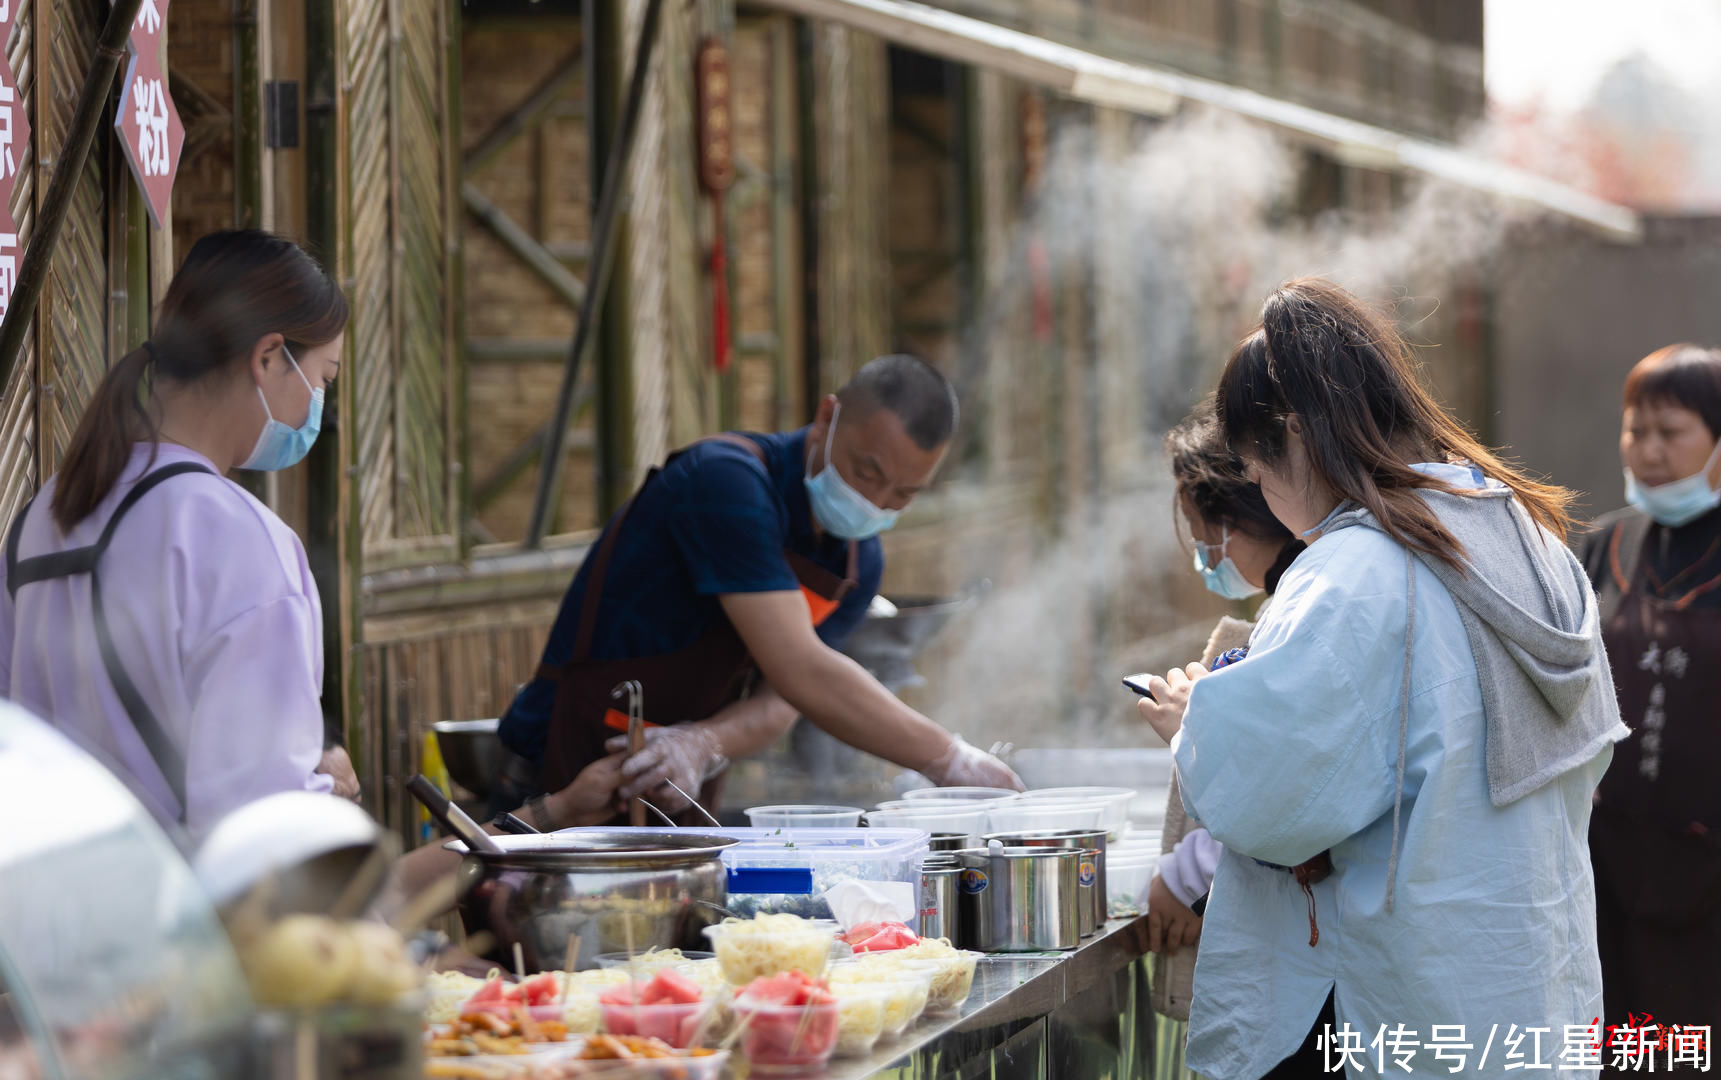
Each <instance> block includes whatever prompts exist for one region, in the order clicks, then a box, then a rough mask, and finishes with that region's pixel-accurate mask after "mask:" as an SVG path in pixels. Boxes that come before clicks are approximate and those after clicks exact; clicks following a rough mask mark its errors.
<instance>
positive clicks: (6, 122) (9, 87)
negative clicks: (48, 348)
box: [0, 0, 30, 319]
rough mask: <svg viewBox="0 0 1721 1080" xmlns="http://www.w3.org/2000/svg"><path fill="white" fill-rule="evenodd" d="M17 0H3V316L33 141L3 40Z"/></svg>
mask: <svg viewBox="0 0 1721 1080" xmlns="http://www.w3.org/2000/svg"><path fill="white" fill-rule="evenodd" d="M17 17H18V0H0V319H4V318H5V317H6V309H7V308H9V307H11V305H12V287H13V285H14V284H15V283H16V281H17V277H18V258H19V255H20V252H19V250H18V227H17V226H16V225H15V224H13V222H12V192H13V190H14V189H15V188H16V187H17V186H18V166H19V165H20V163H21V162H22V161H23V159H24V148H25V147H27V146H29V145H30V117H29V110H27V109H25V108H24V102H23V100H22V99H21V97H20V95H19V93H18V81H17V79H15V78H13V76H12V65H11V64H10V63H8V62H7V59H6V53H5V49H4V48H3V46H4V44H5V43H6V42H7V41H8V40H9V39H10V38H11V36H12V23H13V21H14V20H16V19H17Z"/></svg>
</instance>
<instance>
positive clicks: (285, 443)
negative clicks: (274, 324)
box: [239, 345, 323, 472]
mask: <svg viewBox="0 0 1721 1080" xmlns="http://www.w3.org/2000/svg"><path fill="white" fill-rule="evenodd" d="M281 352H282V353H283V354H285V355H286V357H287V363H289V364H292V365H293V370H294V371H295V372H297V373H298V376H299V381H300V382H302V383H304V384H305V389H306V390H309V391H311V409H310V411H309V412H308V413H306V414H305V422H304V423H303V424H300V425H299V426H298V427H296V428H295V427H288V426H287V425H286V424H283V423H281V421H279V420H277V419H275V416H274V414H273V413H271V412H270V411H269V399H268V398H266V397H264V396H263V388H262V387H261V386H259V387H258V388H257V398H258V400H260V401H262V402H263V415H264V416H265V417H267V418H268V419H266V420H264V421H263V431H262V432H261V433H260V434H259V435H258V436H257V445H256V446H254V447H252V448H251V456H250V457H248V458H246V459H245V460H244V461H243V462H242V463H241V464H240V466H239V467H240V468H241V469H253V470H255V471H257V472H274V471H275V470H277V469H286V468H290V467H292V466H294V465H297V464H298V463H299V462H301V461H303V460H304V458H305V455H306V454H308V453H310V452H311V444H312V443H314V442H316V441H317V432H319V431H321V430H322V428H323V388H322V387H320V386H318V387H315V388H313V387H312V386H311V381H310V380H309V379H307V378H305V373H304V371H302V370H300V368H299V362H298V361H297V360H294V359H293V354H292V353H290V352H288V351H287V347H286V346H285V345H283V346H281Z"/></svg>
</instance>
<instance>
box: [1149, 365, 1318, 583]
mask: <svg viewBox="0 0 1721 1080" xmlns="http://www.w3.org/2000/svg"><path fill="white" fill-rule="evenodd" d="M1165 456H1166V457H1168V458H1170V459H1171V475H1172V477H1173V478H1174V479H1175V480H1176V482H1177V494H1178V496H1179V497H1181V498H1184V499H1188V500H1189V505H1190V506H1192V507H1194V508H1195V512H1196V513H1197V514H1199V515H1201V519H1202V520H1203V521H1206V522H1210V523H1212V524H1215V525H1221V526H1224V527H1226V528H1229V529H1230V530H1231V531H1233V532H1240V533H1243V534H1244V535H1246V536H1250V537H1253V538H1254V539H1256V540H1260V541H1263V542H1265V543H1269V544H1278V545H1279V555H1278V558H1276V559H1274V560H1273V565H1272V566H1271V567H1270V568H1268V570H1267V577H1266V582H1265V586H1266V590H1267V592H1268V593H1269V594H1271V593H1273V592H1274V591H1276V590H1277V589H1278V586H1279V578H1280V577H1282V576H1283V575H1284V573H1285V571H1286V570H1287V569H1289V568H1290V565H1291V562H1292V560H1294V559H1295V558H1296V557H1297V555H1298V554H1300V553H1301V552H1302V550H1303V548H1304V546H1305V545H1304V544H1303V542H1302V541H1301V540H1298V539H1297V538H1296V537H1295V536H1292V535H1291V530H1289V529H1287V528H1285V526H1284V524H1283V523H1282V522H1280V521H1279V519H1278V518H1276V517H1274V516H1273V510H1272V508H1271V507H1270V506H1268V505H1267V500H1266V498H1265V497H1264V496H1262V494H1261V489H1260V488H1259V487H1257V486H1255V485H1254V484H1252V483H1250V482H1249V477H1248V476H1247V475H1246V474H1245V472H1244V468H1243V461H1242V459H1241V458H1239V457H1238V456H1237V455H1236V454H1234V453H1232V452H1231V448H1230V447H1229V446H1227V445H1226V442H1225V432H1224V430H1223V429H1222V428H1221V427H1220V426H1219V417H1218V415H1217V413H1216V412H1215V411H1214V407H1213V399H1212V398H1211V397H1209V398H1206V399H1204V400H1203V401H1202V402H1201V404H1199V405H1197V406H1196V407H1195V409H1194V410H1193V411H1192V412H1191V413H1190V414H1189V415H1188V416H1187V417H1185V418H1184V419H1183V422H1182V423H1180V424H1178V425H1177V426H1176V427H1174V428H1172V429H1171V430H1170V431H1169V432H1167V433H1166V435H1165Z"/></svg>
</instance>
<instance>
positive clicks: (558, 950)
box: [447, 828, 738, 972]
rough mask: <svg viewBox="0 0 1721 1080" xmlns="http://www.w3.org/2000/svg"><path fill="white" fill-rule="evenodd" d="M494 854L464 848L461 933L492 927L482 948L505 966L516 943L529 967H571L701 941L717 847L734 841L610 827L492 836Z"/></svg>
mask: <svg viewBox="0 0 1721 1080" xmlns="http://www.w3.org/2000/svg"><path fill="white" fill-rule="evenodd" d="M493 839H494V840H495V842H496V844H497V846H498V847H500V848H501V849H502V850H501V852H500V853H499V854H494V855H491V854H486V853H484V852H474V851H467V850H466V845H465V844H462V843H461V842H460V841H458V840H455V841H450V842H449V843H448V844H447V847H448V848H449V850H452V851H459V852H462V853H463V856H464V857H463V858H462V860H461V864H460V886H461V897H460V918H461V922H462V923H463V924H464V925H465V927H466V933H467V934H468V936H471V935H475V934H479V933H487V934H489V935H492V945H491V948H489V949H487V950H485V955H486V956H487V957H488V958H489V959H491V960H494V961H496V962H497V963H498V964H500V965H502V966H503V967H504V968H506V969H508V970H512V969H513V967H514V945H515V943H516V942H517V943H519V945H520V947H521V950H522V953H523V954H524V955H523V959H524V961H525V966H526V970H527V971H528V972H535V971H547V970H556V969H560V968H562V967H563V965H564V963H566V957H567V955H568V953H569V950H570V948H572V950H573V953H574V959H573V965H574V969H575V970H582V969H585V968H590V967H594V966H595V965H596V958H597V956H598V954H599V953H606V952H622V951H624V950H626V949H628V948H630V947H631V948H632V949H633V950H635V951H638V952H644V951H645V950H646V949H651V948H658V949H701V948H704V947H705V943H704V938H703V937H702V935H701V932H702V931H703V930H704V929H705V927H707V926H710V925H711V924H713V923H716V922H718V921H720V920H721V919H722V918H723V916H724V914H725V912H724V903H725V901H726V900H727V899H728V895H729V893H728V885H727V878H726V875H725V872H724V868H723V861H722V855H723V850H724V849H725V848H728V847H732V846H733V845H734V844H736V843H737V842H738V841H735V840H731V839H728V838H727V837H722V836H711V835H707V834H704V833H696V832H675V833H667V834H659V835H653V836H651V837H649V838H642V837H640V836H638V835H637V834H629V833H627V832H623V831H618V830H610V829H601V828H598V829H566V830H563V831H562V832H558V833H546V834H531V835H525V836H497V837H493Z"/></svg>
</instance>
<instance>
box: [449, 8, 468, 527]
mask: <svg viewBox="0 0 1721 1080" xmlns="http://www.w3.org/2000/svg"><path fill="white" fill-rule="evenodd" d="M443 8H444V17H443V20H442V35H443V40H442V44H443V71H442V82H443V99H442V101H443V106H442V108H443V121H442V145H443V150H444V160H445V164H444V166H443V170H442V175H443V182H442V183H443V211H442V213H443V225H444V228H445V229H446V233H445V234H444V237H443V246H444V256H445V258H446V259H447V266H446V274H445V277H444V286H443V288H444V290H445V291H444V293H443V297H444V303H443V306H444V308H445V309H446V312H447V323H446V324H445V325H444V327H443V335H444V337H443V348H444V349H446V350H447V352H448V359H449V363H448V376H447V378H448V382H447V386H448V423H449V429H450V430H449V433H448V467H449V475H450V476H451V477H452V486H453V491H451V492H450V493H449V495H450V499H451V502H450V506H449V523H450V525H451V526H452V527H453V528H454V530H455V534H456V535H455V542H456V543H457V544H458V545H459V550H460V554H461V556H462V557H464V556H465V555H466V553H467V552H468V551H469V550H470V548H471V543H470V533H469V532H468V530H466V529H464V528H462V527H461V523H462V522H463V521H464V520H465V518H466V516H467V513H468V510H469V509H470V508H471V506H472V478H471V476H470V475H469V474H468V473H467V471H466V462H467V450H466V385H467V380H466V361H467V358H466V263H465V259H464V258H463V257H462V254H461V251H462V249H461V243H460V237H461V231H462V227H463V219H462V218H461V216H460V199H459V192H458V191H457V190H456V187H455V182H454V178H455V177H456V176H457V175H458V174H457V173H456V171H455V169H456V167H457V166H458V164H459V161H460V139H461V125H460V112H461V110H460V86H461V77H460V76H461V72H460V5H459V4H454V3H448V4H444V5H443Z"/></svg>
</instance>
